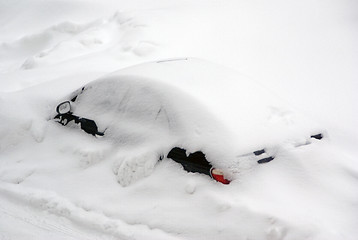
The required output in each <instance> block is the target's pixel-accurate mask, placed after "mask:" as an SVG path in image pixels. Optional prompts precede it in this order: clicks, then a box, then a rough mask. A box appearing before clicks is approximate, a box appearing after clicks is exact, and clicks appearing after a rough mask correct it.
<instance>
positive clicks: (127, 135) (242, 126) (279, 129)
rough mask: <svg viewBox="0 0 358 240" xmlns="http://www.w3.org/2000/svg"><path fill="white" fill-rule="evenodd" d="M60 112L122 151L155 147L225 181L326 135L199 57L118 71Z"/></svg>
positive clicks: (63, 120)
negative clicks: (290, 146) (288, 147)
mask: <svg viewBox="0 0 358 240" xmlns="http://www.w3.org/2000/svg"><path fill="white" fill-rule="evenodd" d="M56 112H57V113H56V115H54V117H53V118H54V119H55V120H56V121H57V122H59V123H60V124H62V125H66V126H72V127H77V128H80V129H82V130H83V131H84V132H86V133H88V134H89V135H93V136H95V137H101V140H102V139H104V140H106V141H110V142H112V143H113V144H114V145H115V146H116V147H118V148H130V149H134V150H133V151H135V149H136V148H143V147H146V148H150V149H151V151H153V152H155V153H157V155H156V156H158V157H157V158H158V159H157V160H162V159H172V160H174V161H176V162H178V163H180V164H181V165H182V166H183V168H184V169H185V170H186V171H188V172H197V173H201V174H206V175H208V176H210V177H212V178H213V179H215V180H217V181H219V182H221V183H224V184H228V183H229V182H230V180H233V179H235V174H237V173H239V172H240V171H241V169H240V162H242V161H247V159H250V160H249V161H251V162H253V163H252V164H261V163H266V162H270V161H271V160H273V159H274V157H275V152H274V151H273V150H272V149H275V147H274V146H277V145H279V144H281V143H283V142H285V141H287V140H288V139H295V140H297V139H298V140H297V141H296V143H297V145H300V144H301V145H302V144H308V143H309V142H310V138H309V137H311V138H316V139H321V138H322V137H323V135H322V134H320V133H319V131H317V127H316V125H315V124H314V123H313V122H312V121H310V120H308V119H306V118H305V117H304V116H302V115H300V114H298V113H297V112H295V111H293V110H292V108H291V107H290V106H288V105H287V104H285V102H284V101H282V100H281V99H280V98H279V97H276V96H275V95H274V94H272V93H271V92H270V91H268V90H267V89H265V88H264V87H262V86H261V85H260V84H259V83H257V82H255V81H254V80H252V79H250V78H248V77H246V76H244V75H242V74H240V73H237V72H235V71H233V70H230V69H227V68H225V67H222V66H219V65H216V64H213V63H210V62H207V61H204V60H199V59H192V58H183V59H169V60H163V61H158V62H150V63H144V64H140V65H136V66H133V67H129V68H126V69H122V70H119V71H117V72H114V73H111V74H109V75H106V76H104V77H102V78H100V79H97V80H95V81H92V82H90V83H88V84H86V85H85V86H84V87H82V88H80V89H78V90H77V91H75V92H73V93H72V94H70V95H68V96H67V97H65V98H64V99H62V101H61V103H60V104H59V105H58V106H57V108H56ZM307 136H309V137H308V138H307ZM253 160H254V161H253Z"/></svg>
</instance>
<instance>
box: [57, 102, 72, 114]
mask: <svg viewBox="0 0 358 240" xmlns="http://www.w3.org/2000/svg"><path fill="white" fill-rule="evenodd" d="M70 111H71V103H70V102H69V101H66V102H63V103H60V104H59V105H58V106H57V108H56V112H57V113H58V114H66V113H69V112H70Z"/></svg>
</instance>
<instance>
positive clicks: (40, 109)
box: [0, 0, 358, 239]
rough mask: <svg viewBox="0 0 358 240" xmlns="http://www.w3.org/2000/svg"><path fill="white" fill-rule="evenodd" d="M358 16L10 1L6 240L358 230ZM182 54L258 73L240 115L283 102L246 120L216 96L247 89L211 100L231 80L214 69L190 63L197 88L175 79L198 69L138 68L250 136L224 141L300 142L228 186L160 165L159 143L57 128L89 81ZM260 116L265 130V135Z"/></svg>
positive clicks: (4, 119) (2, 227) (1, 212)
mask: <svg viewBox="0 0 358 240" xmlns="http://www.w3.org/2000/svg"><path fill="white" fill-rule="evenodd" d="M356 12H357V4H356V3H355V2H353V1H321V0H315V1H299V2H294V1H281V0H275V1H273V2H266V1H225V2H222V1H215V0H210V1H195V2H192V1H175V2H173V1H167V0H160V1H155V2H154V3H150V4H149V3H147V2H146V1H143V0H137V1H110V0H108V1H105V2H103V1H101V3H100V2H97V1H80V0H78V1H60V0H59V1H51V2H50V1H39V0H31V1H26V2H23V1H0V32H1V34H0V41H1V42H2V43H0V109H1V111H0V135H1V139H0V180H1V181H0V196H1V197H0V238H1V239H171V238H172V239H218V238H219V239H356V236H358V232H357V226H358V218H357V216H358V209H357V206H358V205H357V200H358V187H357V186H358V185H357V184H358V167H357V164H356V161H357V157H356V156H357V154H358V151H357V148H356V146H357V140H358V131H357V128H356V124H357V122H358V111H357V110H358V109H357V102H358V99H357V98H358V97H357V96H356V94H355V92H356V90H357V89H358V86H357V83H356V76H357V68H356V65H357V63H358V61H357V60H358V59H357V58H358V54H357V53H358V49H357V45H356V44H355V43H356V42H357V40H358V36H357V31H356V29H357V18H356ZM172 57H195V58H202V59H206V60H209V61H210V62H213V63H218V64H221V65H223V66H225V67H229V68H232V70H227V72H226V73H225V74H226V77H227V78H230V77H229V76H230V75H231V74H232V75H233V76H237V75H240V76H243V77H244V76H245V79H246V80H245V81H246V84H245V86H246V87H247V86H248V85H250V84H254V85H255V86H256V85H258V86H260V87H259V88H260V89H264V91H261V90H260V94H257V96H254V97H255V98H254V99H257V101H255V102H253V101H248V102H245V104H242V103H237V104H238V105H240V104H241V105H240V108H241V110H236V111H235V112H234V113H235V114H237V116H235V119H240V118H239V115H240V113H242V112H243V110H242V108H243V107H245V110H250V109H253V108H254V107H257V106H261V107H262V103H266V102H272V101H274V102H275V103H276V104H277V105H279V107H276V108H275V107H273V108H271V115H270V116H272V117H271V119H267V118H265V119H263V118H262V117H261V116H266V115H265V112H262V111H258V112H257V114H255V112H253V113H252V116H255V117H257V119H258V120H261V121H259V122H257V121H256V122H255V121H250V119H251V118H250V117H249V115H245V116H244V118H243V119H240V120H241V121H242V122H241V124H237V125H235V122H233V120H232V119H230V118H229V117H228V115H227V113H228V109H230V108H232V107H231V106H229V104H221V106H222V107H221V108H220V107H218V106H216V105H215V104H216V103H217V101H215V98H219V99H221V100H224V101H222V102H224V103H225V101H227V103H232V102H233V101H234V100H232V99H233V96H235V94H232V93H230V94H226V92H221V91H220V92H218V93H217V95H215V98H212V99H211V101H208V99H209V98H208V94H210V91H211V92H213V90H215V89H217V88H219V86H220V83H219V84H218V83H217V82H215V81H213V82H211V83H210V84H208V82H207V78H210V77H211V76H213V79H217V78H218V77H220V76H221V75H219V76H215V74H216V73H218V71H216V70H215V66H216V65H215V64H212V66H213V67H212V68H210V69H203V66H201V65H200V64H197V65H196V66H195V67H193V68H192V69H187V70H188V71H189V73H190V74H193V73H195V71H200V72H201V75H200V76H201V77H200V78H197V79H196V81H192V82H188V83H187V85H188V86H189V84H192V86H193V87H192V88H188V87H187V88H184V89H183V88H181V85H178V84H176V83H177V80H178V79H180V77H183V78H184V79H187V78H185V77H186V76H185V72H181V71H180V72H178V74H177V75H175V76H171V75H172V73H171V72H170V71H166V70H163V69H156V68H157V67H158V66H161V65H160V64H159V65H156V66H157V67H154V66H151V65H147V66H150V67H148V68H147V69H146V67H140V68H139V69H140V71H138V73H137V76H141V77H144V78H145V77H147V75H151V76H152V77H154V78H155V79H157V80H160V81H164V80H163V79H166V80H168V78H167V77H172V79H173V83H172V85H171V87H172V88H173V89H174V90H180V91H183V92H184V93H185V94H189V95H190V96H191V97H194V98H195V100H196V101H194V102H198V103H200V104H204V105H205V104H206V107H207V110H208V112H210V113H211V114H213V115H214V117H215V121H218V122H219V123H220V124H223V125H225V126H226V127H227V128H228V129H229V130H233V131H234V132H236V133H237V132H240V133H241V135H240V138H239V139H237V138H236V139H235V138H231V137H230V138H229V135H230V134H231V133H230V134H227V135H226V134H225V135H220V137H224V138H225V137H227V138H225V139H224V140H225V141H228V139H235V140H232V141H233V142H230V143H228V144H223V142H220V143H218V146H220V145H223V146H224V145H230V144H232V145H235V146H240V147H238V148H237V151H240V153H242V152H246V149H247V150H250V151H251V150H252V148H254V147H255V146H256V144H257V145H260V146H262V145H265V144H268V143H271V142H275V141H273V140H275V139H276V138H275V137H276V136H273V135H272V132H270V131H276V132H277V133H278V134H279V135H280V136H285V139H286V140H287V141H284V142H280V144H278V145H276V144H273V146H270V147H272V149H273V151H274V152H275V153H276V158H275V160H274V161H272V162H270V163H268V164H264V165H258V166H254V167H253V166H252V165H250V164H248V165H247V163H248V159H242V160H241V161H239V163H241V166H242V168H241V169H239V171H238V172H236V173H235V175H234V177H233V179H234V181H233V182H232V183H231V184H230V185H228V186H224V185H222V184H219V183H216V182H214V181H212V180H211V179H210V178H208V177H207V176H202V175H200V174H192V173H186V172H185V171H183V170H182V169H181V167H180V166H179V165H178V164H176V163H174V162H171V161H161V162H159V163H157V162H156V161H154V160H153V161H148V159H156V157H157V156H153V154H154V155H155V153H153V143H152V142H151V143H148V144H142V145H140V147H138V146H134V147H133V146H125V147H122V148H119V149H118V148H113V145H112V144H109V143H108V142H106V141H103V140H102V139H96V138H93V137H91V136H89V135H87V134H85V133H83V132H81V131H74V130H75V129H70V128H64V127H62V126H60V125H58V124H56V123H54V122H53V121H49V120H50V117H51V116H52V115H53V111H54V107H55V106H56V104H58V103H59V102H60V101H61V100H62V99H63V98H64V97H65V96H67V95H68V94H69V93H71V92H72V91H73V90H75V89H77V88H80V87H82V86H83V85H84V84H86V83H88V82H90V81H92V80H95V79H97V78H100V77H103V76H108V74H110V73H112V72H114V71H117V70H118V69H122V71H120V72H118V73H119V74H120V75H121V74H123V75H125V74H128V73H129V72H131V71H134V70H135V69H136V68H138V67H134V68H131V67H129V66H132V65H134V64H138V63H143V62H147V61H158V60H160V59H166V58H172ZM170 64H172V63H170ZM143 66H144V65H143ZM126 67H129V68H126ZM225 67H224V68H225ZM158 68H160V67H158ZM163 71H164V72H163ZM235 71H236V72H235ZM238 72H239V73H238ZM220 74H221V73H220ZM168 75H169V76H168ZM227 78H225V79H227ZM230 81H231V80H230ZM233 82H235V81H233ZM241 83H242V82H241ZM201 84H202V85H203V86H205V87H204V88H203V91H200V90H198V89H201ZM215 84H218V86H215ZM232 84H233V85H234V86H233V87H232V88H233V89H235V88H238V87H239V83H238V85H235V84H234V83H232ZM153 86H154V85H153ZM157 86H158V87H159V86H161V85H157ZM214 86H215V87H214ZM159 89H161V88H159ZM166 89H167V88H166ZM190 89H191V90H190ZM205 89H206V90H205ZM190 91H191V92H190ZM206 91H207V92H206ZM252 95H253V94H248V96H245V98H246V97H250V98H251V99H252V98H253V96H252ZM183 96H186V95H183ZM263 96H265V97H263ZM275 99H278V100H275ZM236 100H237V99H236ZM190 107H193V108H194V109H195V105H193V106H190ZM287 109H289V111H287ZM214 110H215V111H214ZM220 111H221V112H220ZM266 113H267V112H266ZM301 114H302V115H304V116H306V117H307V119H309V120H308V123H307V121H306V123H307V124H304V125H303V126H301V127H300V125H299V124H298V122H297V121H294V120H295V119H296V118H295V116H296V115H297V116H301ZM205 116H206V115H205ZM245 117H247V119H245ZM104 119H106V118H104ZM204 119H206V120H205V121H208V122H209V121H211V118H207V117H205V118H204ZM257 119H256V120H257ZM299 119H300V118H299ZM266 120H267V121H266ZM272 122H274V123H275V122H276V123H280V124H279V125H280V126H282V125H285V124H286V123H290V124H291V126H292V129H296V130H297V129H299V130H300V129H302V128H306V127H311V126H314V128H315V129H317V128H318V129H319V130H323V131H324V132H325V133H326V138H325V139H324V140H322V141H316V140H313V141H312V142H313V143H312V144H309V145H305V146H302V147H299V148H295V147H294V144H295V143H297V141H301V136H302V135H305V134H303V133H304V132H299V133H298V135H299V137H298V138H299V139H295V138H294V137H291V136H287V135H286V133H287V131H286V130H284V129H282V128H277V129H275V128H270V129H268V128H267V127H266V126H270V123H272ZM243 123H245V124H243ZM290 124H288V125H290ZM257 125H259V126H260V127H261V128H262V130H261V131H257V132H255V131H253V130H251V129H253V127H254V126H257ZM184 126H186V127H190V126H191V125H190V123H187V124H186V125H184ZM200 127H201V128H202V129H203V130H205V129H207V127H205V124H204V125H200V126H199V128H200ZM189 130H190V129H189ZM263 131H265V132H266V131H267V132H266V133H265V134H263V135H261V136H260V137H257V136H258V135H260V133H261V132H263ZM189 132H190V131H189ZM199 135H200V134H199ZM234 135H235V134H234ZM294 135H295V136H296V134H294ZM202 137H203V138H204V135H203V136H202ZM218 137H219V136H218ZM276 140H277V139H276ZM225 141H224V142H225ZM198 142H199V141H198ZM211 142H212V144H215V142H213V141H211ZM195 143H197V142H196V141H194V140H193V141H192V142H191V144H194V145H195ZM275 143H276V142H275ZM154 145H155V144H154ZM189 145H190V144H189ZM210 150H211V151H212V152H211V153H209V155H210V154H212V156H217V155H218V156H219V155H220V153H219V152H218V151H216V150H212V149H209V150H208V151H209V152H210ZM241 151H242V152H241ZM215 159H216V158H215V157H214V158H213V160H214V161H215ZM239 160H240V159H239ZM218 161H219V160H218ZM245 164H246V165H245ZM131 171H135V172H137V173H138V172H139V174H128V175H126V173H128V172H131ZM118 181H119V182H118ZM121 183H122V184H121Z"/></svg>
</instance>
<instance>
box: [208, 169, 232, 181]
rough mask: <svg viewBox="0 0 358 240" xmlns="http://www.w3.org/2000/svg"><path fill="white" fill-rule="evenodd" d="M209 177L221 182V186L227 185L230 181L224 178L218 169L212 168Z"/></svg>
mask: <svg viewBox="0 0 358 240" xmlns="http://www.w3.org/2000/svg"><path fill="white" fill-rule="evenodd" d="M211 176H212V178H214V179H215V180H216V181H218V182H221V183H222V184H229V183H230V181H229V180H227V179H225V178H224V173H223V172H222V171H221V170H220V169H216V168H213V169H211Z"/></svg>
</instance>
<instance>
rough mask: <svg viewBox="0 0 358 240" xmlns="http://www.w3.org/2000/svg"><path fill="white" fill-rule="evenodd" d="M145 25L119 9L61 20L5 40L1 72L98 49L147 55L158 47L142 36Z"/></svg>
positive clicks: (113, 52) (2, 49) (54, 61)
mask: <svg viewBox="0 0 358 240" xmlns="http://www.w3.org/2000/svg"><path fill="white" fill-rule="evenodd" d="M145 27H146V26H145V25H143V24H141V23H138V22H137V21H136V20H135V19H133V18H132V17H130V16H128V15H127V14H124V13H120V12H116V13H115V14H114V15H113V16H111V17H109V18H102V19H98V20H95V21H91V22H88V23H74V22H70V21H66V22H62V23H59V24H56V25H54V26H51V27H49V28H47V29H45V30H43V31H42V32H40V33H37V34H33V35H28V36H24V37H22V38H21V39H19V40H16V41H14V42H10V43H9V42H8V43H2V44H1V45H0V55H1V58H0V71H2V72H5V71H8V70H11V69H12V70H13V69H14V68H15V69H16V68H17V67H18V66H19V64H20V65H21V69H32V68H36V67H41V66H47V65H53V64H57V63H61V62H65V61H68V60H71V59H74V58H79V57H82V58H83V57H84V56H86V55H89V54H96V53H99V52H102V53H103V52H110V53H111V54H115V55H117V56H122V57H124V56H125V55H128V56H131V55H133V56H145V55H148V54H150V53H151V52H153V51H154V50H155V48H156V44H155V43H154V42H152V41H149V40H144V39H143V37H142V35H143V31H144V30H145ZM9 57H10V58H11V61H9ZM5 60H6V61H5ZM21 61H22V63H21ZM9 63H11V65H9Z"/></svg>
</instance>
